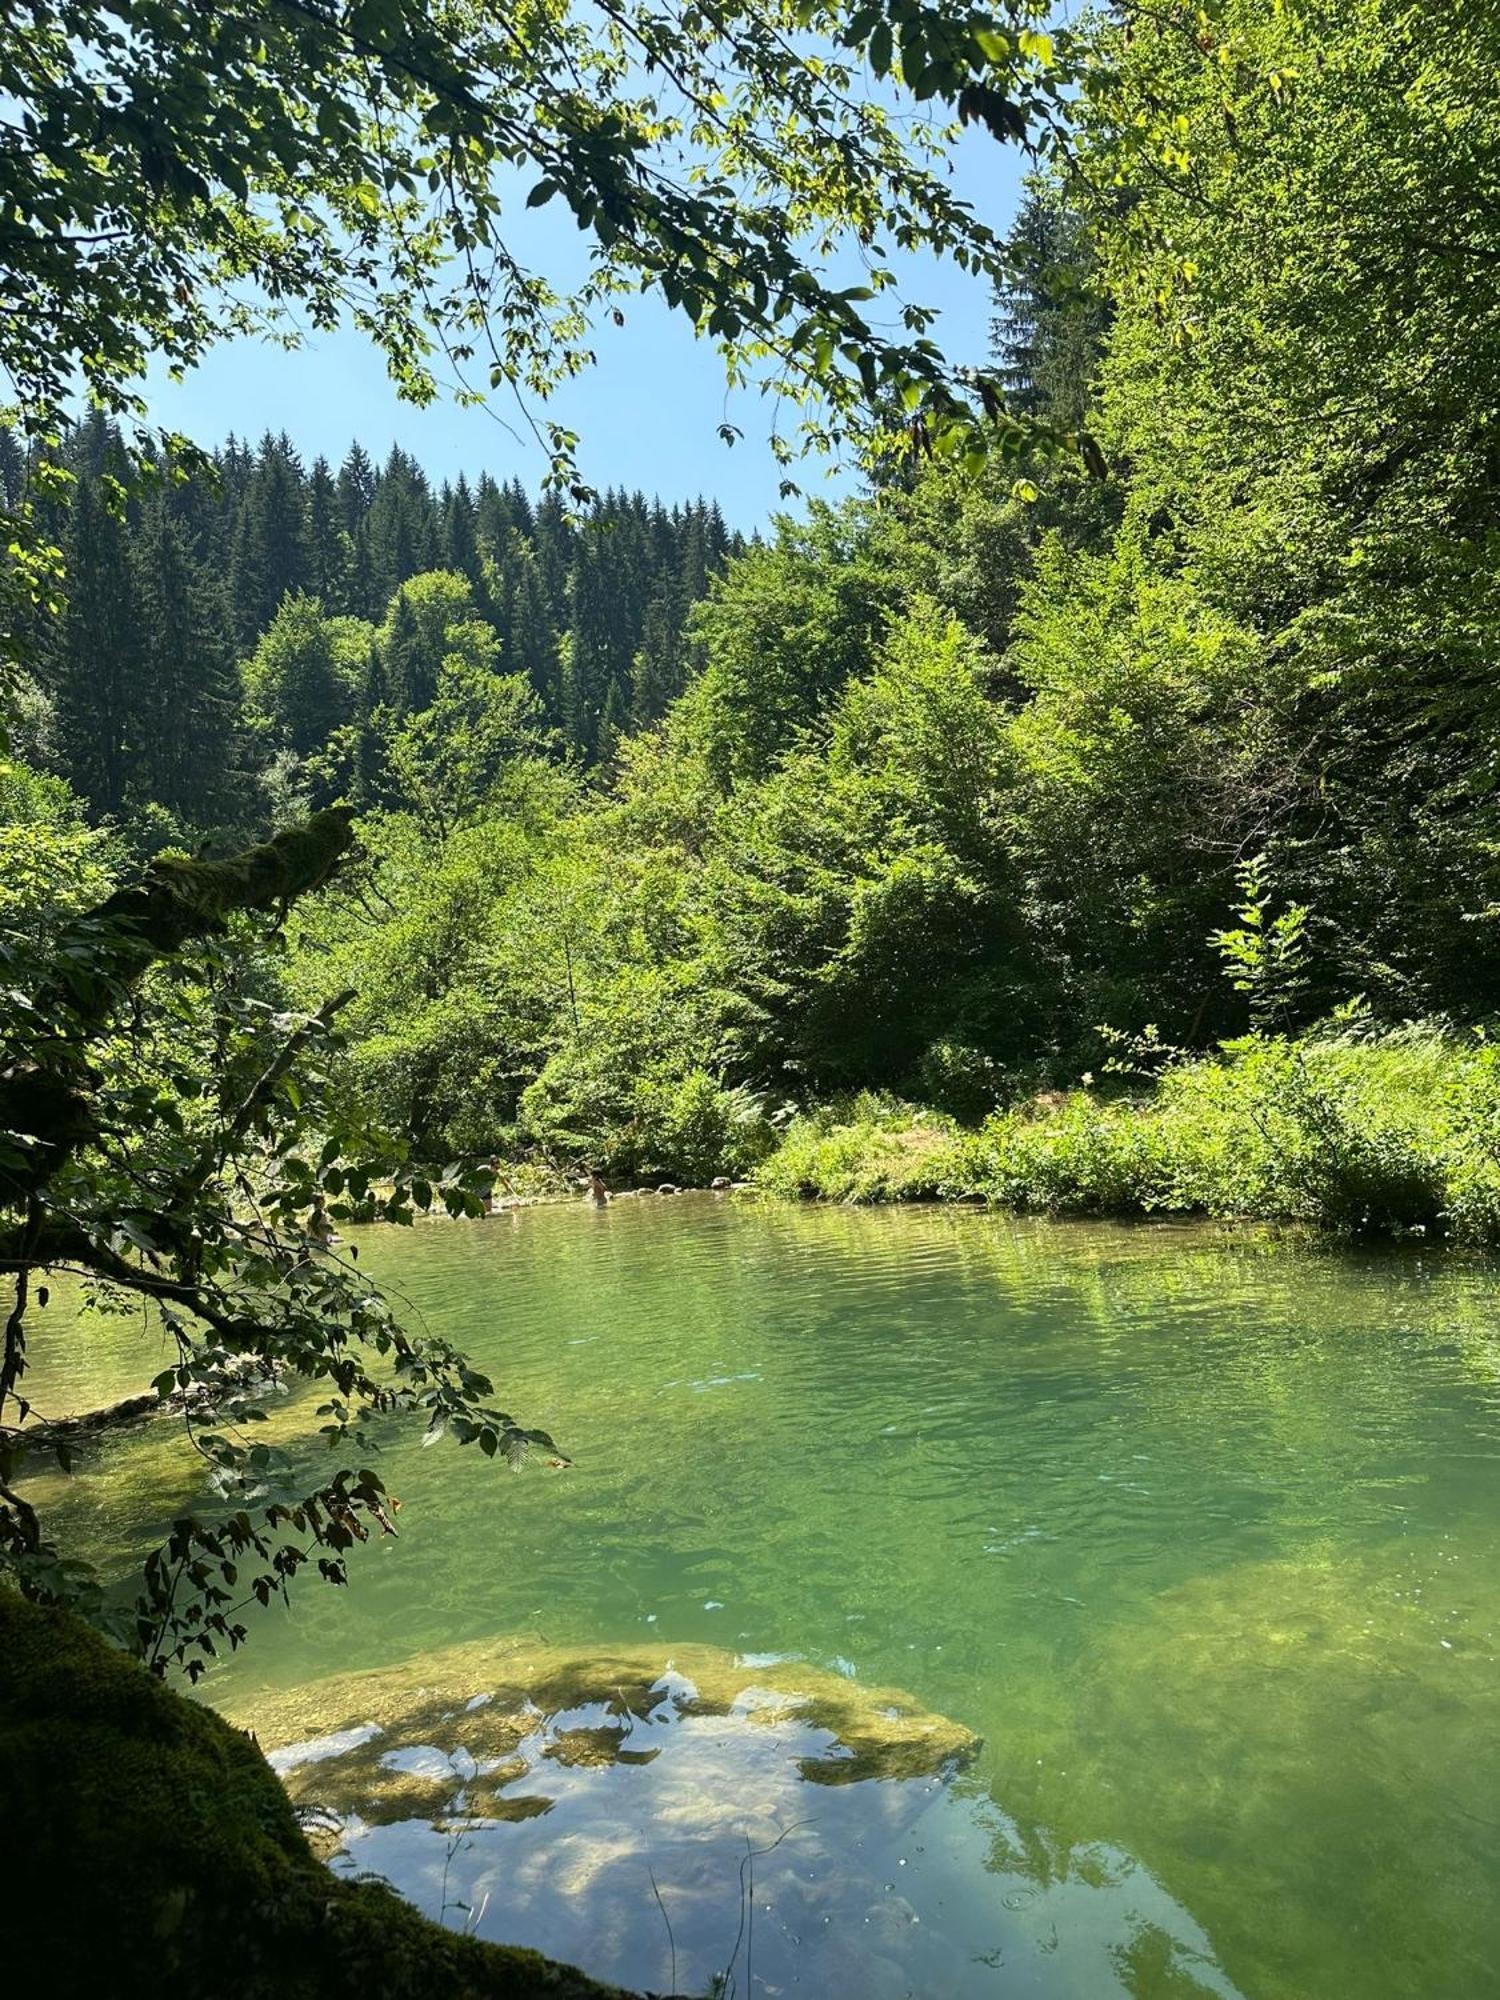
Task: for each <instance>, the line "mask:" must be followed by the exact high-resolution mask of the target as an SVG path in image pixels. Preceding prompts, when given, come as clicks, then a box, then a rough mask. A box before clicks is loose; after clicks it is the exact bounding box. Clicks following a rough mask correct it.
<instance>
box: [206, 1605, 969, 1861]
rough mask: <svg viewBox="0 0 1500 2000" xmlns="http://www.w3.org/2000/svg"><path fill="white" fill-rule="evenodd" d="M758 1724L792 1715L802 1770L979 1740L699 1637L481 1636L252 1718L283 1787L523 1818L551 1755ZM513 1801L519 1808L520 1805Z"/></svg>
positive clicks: (344, 1678) (955, 1748)
mask: <svg viewBox="0 0 1500 2000" xmlns="http://www.w3.org/2000/svg"><path fill="white" fill-rule="evenodd" d="M684 1717H697V1718H705V1717H717V1718H721V1719H723V1720H724V1721H725V1723H726V1724H727V1725H729V1726H730V1728H731V1730H732V1731H733V1730H750V1731H754V1730H759V1731H762V1732H764V1731H766V1730H767V1729H768V1728H770V1727H772V1725H774V1724H775V1723H777V1722H785V1721H786V1720H787V1719H788V1718H792V1719H794V1720H795V1723H796V1743H795V1755H794V1757H793V1760H792V1761H793V1764H794V1768H795V1772H796V1775H797V1776H798V1777H799V1778H800V1779H802V1780H805V1781H807V1782H809V1783H813V1784H822V1785H845V1784H851V1783H855V1782H857V1781H859V1780H861V1779H866V1778H932V1777H940V1776H943V1775H946V1774H947V1773H949V1772H951V1771H953V1770H955V1769H957V1768H958V1767H959V1766H960V1765H962V1764H964V1763H967V1762H968V1761H969V1760H970V1759H971V1758H972V1757H973V1755H974V1752H975V1751H976V1749H977V1748H978V1742H977V1739H976V1738H975V1737H974V1735H973V1734H972V1732H971V1731H969V1730H968V1729H966V1728H965V1727H964V1726H963V1724H962V1723H959V1722H954V1721H952V1720H950V1719H949V1718H948V1717H946V1716H941V1715H934V1714H932V1713H931V1712H929V1711H927V1710H924V1709H923V1708H922V1707H921V1706H920V1705H919V1704H918V1703H917V1702H915V1701H914V1700H913V1699H912V1697H911V1696H910V1695H907V1694H904V1693H902V1692H900V1691H899V1690H896V1689H891V1688H878V1687H869V1686H866V1685H864V1684H862V1683H859V1682H856V1681H851V1680H847V1679H845V1678H843V1677H842V1676H840V1675H838V1674H834V1673H830V1672H829V1671H827V1670H826V1669H824V1668H819V1667H815V1666H811V1665H809V1664H807V1663H805V1662H802V1661H777V1662H774V1663H771V1664H764V1663H760V1662H756V1663H754V1664H750V1663H747V1662H745V1661H743V1660H741V1659H739V1658H738V1657H737V1656H736V1655H734V1654H733V1653H728V1652H723V1651H721V1650H719V1649H718V1648H715V1647H711V1646H683V1647H678V1648H675V1649H673V1650H672V1651H670V1652H668V1651H666V1650H664V1649H661V1648H651V1647H624V1648H606V1649H602V1650H601V1649H598V1648H588V1649H584V1648H572V1649H569V1648H565V1647H556V1646H547V1645H543V1644H539V1643H533V1642H529V1641H521V1642H517V1643H514V1644H510V1643H501V1644H498V1645H496V1644H493V1643H490V1642H482V1643H479V1644H475V1645H467V1646H454V1647H450V1648H446V1649H444V1650H443V1651H441V1652H436V1653H429V1654H425V1655H423V1656H422V1657H420V1658H419V1659H417V1660H415V1661H412V1662H410V1663H408V1664H407V1665H405V1666H401V1667H396V1668H391V1669H382V1670H379V1671H375V1672H370V1673H358V1674H340V1675H334V1676H332V1677H330V1678H328V1679H326V1680H320V1681H315V1682H313V1683H311V1684H310V1685H308V1686H305V1687H301V1688H295V1689H292V1690H290V1691H288V1692H282V1693H279V1694H278V1693H275V1692H271V1693H262V1694H259V1695H257V1696H256V1697H255V1700H254V1702H253V1705H251V1706H250V1707H248V1708H246V1709H245V1710H244V1711H243V1712H242V1714H241V1717H240V1719H241V1720H243V1721H245V1722H246V1723H253V1726H254V1729H255V1733H256V1735H257V1737H258V1739H259V1740H260V1742H261V1743H262V1744H263V1745H264V1746H265V1747H266V1748H267V1750H268V1751H269V1752H270V1758H271V1763H272V1765H273V1766H274V1768H275V1769H276V1770H277V1771H278V1772H279V1773H280V1774H281V1777H282V1781H283V1783H284V1784H285V1785H286V1788H287V1790H288V1792H289V1793H290V1794H291V1796H292V1798H293V1799H295V1800H298V1801H300V1802H306V1803H316V1804H318V1805H320V1806H323V1807H325V1808H329V1809H331V1810H333V1811H336V1812H343V1813H350V1814H357V1815H358V1816H359V1818H360V1819H361V1820H363V1821H365V1822H366V1823H371V1824H384V1823H389V1822H391V1821H395V1820H402V1819H410V1818H414V1817H417V1816H419V1815H423V1814H425V1815H428V1816H430V1817H438V1816H440V1815H442V1814H443V1813H445V1812H448V1811H451V1810H454V1809H456V1802H461V1803H462V1806H463V1809H464V1810H465V1811H468V1812H471V1813H474V1812H480V1813H483V1814H484V1815H485V1816H486V1817H499V1818H515V1817H525V1816H528V1814H529V1813H530V1812H532V1811H534V1810H535V1809H536V1808H535V1807H534V1806H524V1805H523V1804H522V1800H521V1799H518V1798H517V1797H516V1796H514V1795H513V1793H512V1788H513V1787H514V1786H516V1785H517V1784H519V1783H520V1781H521V1780H522V1779H523V1778H524V1779H525V1781H526V1787H527V1794H526V1795H523V1797H525V1796H527V1795H535V1794H537V1793H541V1794H543V1795H545V1793H546V1790H547V1785H546V1775H547V1772H548V1770H549V1768H551V1769H556V1768H573V1767H587V1766H595V1767H598V1766H603V1765H607V1764H623V1765H630V1764H643V1763H647V1762H649V1761H651V1760H652V1759H653V1758H654V1757H655V1756H656V1755H657V1753H658V1750H659V1749H660V1747H661V1744H660V1742H659V1741H656V1742H653V1741H652V1735H653V1731H654V1732H656V1733H657V1734H658V1736H659V1732H660V1729H661V1727H662V1725H663V1724H664V1723H665V1722H667V1721H669V1720H671V1719H675V1718H684ZM518 1807H519V1808H520V1810H519V1811H518Z"/></svg>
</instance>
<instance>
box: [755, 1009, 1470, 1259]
mask: <svg viewBox="0 0 1500 2000" xmlns="http://www.w3.org/2000/svg"><path fill="white" fill-rule="evenodd" d="M759 1180H760V1183H761V1185H762V1186H764V1187H766V1188H768V1189H770V1190H771V1191H773V1192H776V1193H781V1194H788V1195H797V1194H800V1195H812V1196H818V1197H821V1198H823V1199H826V1200H835V1201H911V1200H922V1199H937V1200H960V1199H970V1200H975V1199H977V1200H983V1201H987V1202H993V1203H996V1204H998V1205H1001V1206H1004V1207H1008V1208H1015V1209H1029V1210H1036V1211H1041V1212H1045V1213H1048V1214H1059V1215H1205V1216H1219V1217H1246V1218H1255V1219H1267V1220H1286V1221H1297V1222H1304V1223H1310V1224H1313V1225H1316V1226H1318V1227H1320V1228H1324V1229H1328V1230H1331V1231H1336V1232H1338V1233H1341V1234H1349V1235H1383V1236H1402V1235H1411V1234H1426V1235H1430V1236H1440V1237H1446V1238H1450V1239H1452V1240H1454V1241H1457V1242H1462V1243H1470V1244H1492V1243H1500V1047H1491V1046H1490V1044H1489V1043H1488V1042H1487V1041H1486V1040H1485V1039H1484V1038H1483V1037H1482V1036H1480V1035H1477V1034H1464V1035H1459V1034H1456V1033H1452V1032H1449V1031H1445V1030H1443V1029H1441V1028H1436V1027H1414V1028H1409V1029H1404V1030H1401V1031H1398V1032H1391V1033H1386V1034H1384V1035H1381V1036H1379V1037H1377V1038H1359V1037H1355V1036H1352V1035H1347V1034H1346V1035H1333V1034H1326V1035H1322V1036H1311V1037H1308V1038H1306V1039H1303V1040H1295V1041H1294V1040H1291V1039H1288V1038H1286V1037H1284V1036H1272V1035H1267V1036H1247V1037H1245V1038H1244V1039H1242V1040H1240V1041H1237V1042H1233V1043H1229V1044H1226V1045H1225V1047H1224V1048H1223V1049H1222V1050H1221V1051H1220V1052H1219V1053H1218V1054H1217V1055H1216V1056H1214V1057H1204V1058H1200V1059H1196V1060H1190V1061H1181V1062H1179V1063H1177V1064H1176V1065H1175V1066H1174V1067H1172V1068H1169V1069H1168V1070H1167V1071H1166V1072H1165V1073H1164V1074H1163V1075H1162V1076H1161V1077H1160V1078H1159V1079H1158V1080H1157V1081H1156V1082H1154V1083H1149V1084H1142V1085H1141V1086H1140V1087H1139V1088H1137V1089H1135V1090H1130V1089H1126V1088H1114V1089H1111V1090H1107V1091H1098V1090H1095V1089H1092V1088H1089V1089H1079V1090H1074V1091H1069V1092H1066V1093H1056V1094H1052V1095H1048V1096H1043V1097H1038V1098H1034V1099H1031V1100H1029V1101H1028V1102H1026V1103H1024V1104H1018V1105H1014V1106H1011V1107H1009V1108H1007V1109H1003V1110H999V1111H996V1112H995V1113H993V1114H992V1115H991V1116H990V1117H989V1118H987V1119H986V1120H985V1121H984V1122H983V1124H981V1125H979V1126H978V1127H977V1128H969V1129H963V1128H961V1127H959V1126H958V1125H956V1124H955V1123H953V1122H952V1121H951V1120H948V1119H945V1118H942V1117H940V1116H937V1115H935V1114H933V1113H929V1112H924V1111H922V1110H921V1109H920V1108H918V1107H915V1106H911V1105H906V1104H901V1103H899V1102H897V1101H895V1100H893V1099H889V1098H878V1097H872V1096H865V1097H861V1098H858V1099H855V1100H853V1101H852V1102H850V1103H848V1104H845V1105H842V1106H837V1107H832V1108H828V1109H825V1110H822V1111H820V1112H817V1113H814V1114H811V1115H809V1116H807V1117H804V1118H801V1119H798V1120H797V1121H795V1122H794V1123H793V1124H792V1125H791V1126H790V1127H789V1128H788V1130H787V1131H786V1133H785V1136H784V1137H783V1140H782V1142H781V1145H780V1146H779V1148H778V1150H777V1151H776V1153H775V1154H774V1155H773V1156H772V1158H771V1159H770V1160H769V1161H768V1162H767V1163H766V1165H765V1166H764V1167H762V1169H761V1170H760V1174H759Z"/></svg>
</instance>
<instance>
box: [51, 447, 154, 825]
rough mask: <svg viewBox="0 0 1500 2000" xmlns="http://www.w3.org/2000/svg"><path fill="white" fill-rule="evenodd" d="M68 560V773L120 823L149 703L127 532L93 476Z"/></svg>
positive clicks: (60, 688)
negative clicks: (144, 683) (127, 545)
mask: <svg viewBox="0 0 1500 2000" xmlns="http://www.w3.org/2000/svg"><path fill="white" fill-rule="evenodd" d="M64 561H65V564H66V573H67V578H68V598H67V608H66V611H65V612H64V614H63V617H62V619H61V621H60V625H59V628H58V631H57V633H56V644H55V649H54V652H53V659H52V673H51V692H52V695H53V698H54V700H55V702H56V705H57V731H58V744H59V749H60V752H61V756H62V760H63V769H64V773H65V775H66V776H67V777H68V779H69V780H70V782H71V783H72V784H73V786H74V787H75V789H76V790H78V791H80V792H81V793H82V794H83V796H84V797H85V798H86V799H87V800H88V802H89V804H90V806H91V807H92V809H93V811H94V813H95V814H96V816H98V817H100V818H104V817H116V816H118V815H119V814H120V813H122V812H123V811H124V810H125V807H126V803H127V796H128V792H129V785H130V776H131V771H132V768H133V765H134V761H135V754H136V748H137V745H138V744H139V742H140V740H141V735H142V731H143V729H144V728H145V726H146V710H147V698H146V690H145V687H144V685H143V676H142V663H141V647H140V620H139V617H138V615H137V608H136V601H135V580H134V577H133V575H132V573H131V566H130V560H129V555H128V552H127V547H126V538H125V531H124V526H123V524H122V523H121V521H120V520H119V519H118V518H117V517H116V516H115V515H114V514H112V513H111V512H110V511H109V509H108V508H107V507H106V506H105V504H104V500H103V497H102V495H101V493H100V490H99V486H98V483H97V482H96V481H95V480H94V479H91V478H83V479H80V480H79V482H78V485H77V486H76V488H75V489H74V495H73V503H72V506H71V509H70V514H69V521H68V532H67V538H66V543H65V547H64Z"/></svg>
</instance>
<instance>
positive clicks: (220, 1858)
mask: <svg viewBox="0 0 1500 2000" xmlns="http://www.w3.org/2000/svg"><path fill="white" fill-rule="evenodd" d="M0 1796H3V1798H4V1801H5V1832H6V1859H5V1907H6V1911H7V1921H6V1927H5V1928H6V1944H5V1948H4V1953H3V1955H0V1963H3V1964H4V1966H5V1969H6V1970H7V1972H9V1973H11V1974H12V1975H13V1974H14V1972H15V1971H16V1969H17V1966H18V1963H19V1961H18V1958H17V1956H16V1954H17V1953H18V1952H20V1951H21V1949H22V1947H23V1943H24V1944H25V1948H26V1951H27V1954H28V1957H29V1960H30V1963H31V1964H32V1966H33V1968H34V1970H35V1971H36V1972H37V1973H38V1974H40V1973H41V1972H45V1990H46V1991H47V1992H48V1993H49V1994H51V1995H53V1996H58V2000H62V1996H68V1995H73V1994H79V1995H83V1994H87V1995H88V1996H89V2000H100V1996H102V1995H108V1996H110V2000H133V1996H135V1995H146V1994H150V1995H151V1996H152V2000H158V1996H160V1995H163V1994H170V1993H174V1992H180V1993H183V1994H191V1995H193V1996H194V2000H216V1997H217V1996H219V1995H224V1996H226V2000H227V1996H229V1995H233V1996H234V2000H342V1996H345V1995H347V1996H349V2000H355V1997H356V1996H358V2000H405V1996H411V2000H418V1996H420V1997H421V2000H532V1996H547V2000H604V1996H609V1995H614V1996H615V2000H619V1993H618V1989H617V1988H615V1987H607V1986H602V1985H600V1984H599V1983H598V1982H596V1981H594V1980H591V1979H589V1978H587V1977H585V1976H584V1975H583V1974H582V1973H580V1972H576V1971H574V1970H572V1969H571V1968H569V1967H566V1966H559V1965H554V1964H552V1963H550V1962H549V1961H548V1960H546V1959H543V1958H541V1957H539V1956H537V1955H536V1954H535V1953H533V1952H528V1951H520V1950H509V1949H505V1948H502V1947H498V1946H494V1945H485V1944H481V1943H479V1942H478V1941H476V1940H474V1939H472V1938H466V1937H461V1936H459V1935H457V1934H455V1933H454V1932H451V1931H447V1930H443V1929H441V1928H439V1926H438V1925H436V1924H434V1923H431V1922H429V1921H428V1920H427V1919H426V1918H424V1917H422V1916H420V1915H419V1914H418V1913H417V1911H415V1910H414V1909H412V1908H411V1907H410V1906H409V1905H408V1904H406V1903H404V1902H402V1901H401V1900H400V1899H399V1898H398V1897H397V1896H395V1895H394V1894H392V1893H391V1892H390V1891H389V1890H388V1889H386V1888H384V1887H382V1886H381V1885H379V1884H376V1883H365V1882H360V1883H356V1882H350V1881H346V1880H340V1879H337V1878H335V1877H334V1876H331V1875H330V1874H329V1873H328V1872H327V1871H326V1869H325V1868H324V1867H323V1866H322V1865H321V1863H320V1862H319V1861H318V1860H317V1858H316V1857H315V1855H314V1854H313V1851H312V1849H311V1848H310V1847H309V1845H308V1843H307V1840H306V1839H305V1838H304V1836H303V1834H302V1831H301V1829H300V1828H299V1826H298V1824H297V1821H296V1817H295V1815H294V1812H293V1809H292V1806H291V1804H290V1802H289V1801H288V1799H287V1797H286V1795H285V1793H284V1792H283V1791H282V1788H281V1786H280V1785H279V1784H278V1782H277V1780H276V1777H275V1775H274V1773H273V1772H272V1771H271V1769H270V1767H269V1765H268V1764H267V1763H266V1761H265V1759H264V1757H263V1756H262V1755H261V1753H260V1751H259V1750H258V1748H257V1747H256V1745H255V1744H254V1743H253V1742H252V1741H251V1740H250V1738H249V1737H248V1736H246V1735H244V1734H243V1733H242V1732H241V1731H239V1730H237V1729H235V1728H234V1727H233V1726H232V1725H231V1724H230V1723H228V1722H226V1721H225V1720H224V1719H223V1718H222V1717H220V1716H218V1715H216V1714H214V1713H213V1711H212V1710H210V1709H207V1708H204V1707H202V1706H200V1705H199V1704H197V1703H196V1702H192V1701H188V1700H186V1699H184V1698H183V1697H182V1696H180V1695H177V1694H175V1693H173V1692H172V1690H171V1689H169V1688H166V1687H164V1686H162V1685H161V1684H160V1683H159V1682H157V1681H154V1680H152V1679H151V1678H150V1677H149V1676H148V1675H147V1674H146V1673H145V1672H143V1671H142V1669H141V1668H140V1667H139V1666H137V1665H135V1664H134V1663H133V1662H131V1661H130V1660H128V1659H126V1658H125V1657H124V1656H123V1655H121V1654H119V1653H117V1652H115V1651H114V1650H112V1649H111V1648H110V1647H109V1646H108V1645H107V1644H106V1643H105V1642H104V1641H103V1640H102V1639H101V1638H99V1637H98V1635H97V1634H95V1633H94V1632H92V1631H90V1630H89V1629H88V1628H87V1627H86V1626H84V1625H82V1624H81V1623H80V1622H79V1621H78V1620H76V1619H74V1618H72V1617H70V1616H68V1615H67V1614H66V1613H63V1612H58V1611H44V1610H39V1609H38V1608H37V1607H35V1606H34V1605H30V1604H26V1603H24V1602H22V1601H21V1600H20V1599H19V1598H17V1597H16V1596H14V1595H13V1594H12V1593H11V1592H9V1591H7V1590H3V1589H0ZM38 1990H42V1989H41V1988H40V1986H39V1987H38Z"/></svg>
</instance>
